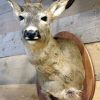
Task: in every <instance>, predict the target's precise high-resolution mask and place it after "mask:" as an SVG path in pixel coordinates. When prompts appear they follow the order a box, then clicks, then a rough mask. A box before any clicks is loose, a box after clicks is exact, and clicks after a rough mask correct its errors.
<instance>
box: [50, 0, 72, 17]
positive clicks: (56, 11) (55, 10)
mask: <svg viewBox="0 0 100 100" xmlns="http://www.w3.org/2000/svg"><path fill="white" fill-rule="evenodd" d="M73 2H74V0H57V1H56V2H54V3H53V4H52V5H51V6H50V8H48V10H49V11H48V12H50V13H51V15H52V16H51V17H52V18H56V17H58V16H59V15H61V14H62V12H63V11H64V10H66V9H67V8H69V7H70V6H71V5H72V4H73Z"/></svg>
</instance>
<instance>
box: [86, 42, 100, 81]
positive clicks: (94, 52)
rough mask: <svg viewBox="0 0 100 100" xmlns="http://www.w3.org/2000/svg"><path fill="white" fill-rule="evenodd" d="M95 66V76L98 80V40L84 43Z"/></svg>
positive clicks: (99, 73) (99, 67)
mask: <svg viewBox="0 0 100 100" xmlns="http://www.w3.org/2000/svg"><path fill="white" fill-rule="evenodd" d="M86 47H87V49H88V51H89V53H90V56H91V58H92V62H93V65H94V68H95V73H96V78H97V80H100V42H98V43H92V44H87V45H86Z"/></svg>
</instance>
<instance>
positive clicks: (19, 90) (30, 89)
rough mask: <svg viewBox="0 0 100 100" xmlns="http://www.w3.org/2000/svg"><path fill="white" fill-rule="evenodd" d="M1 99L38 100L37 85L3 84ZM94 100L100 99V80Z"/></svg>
mask: <svg viewBox="0 0 100 100" xmlns="http://www.w3.org/2000/svg"><path fill="white" fill-rule="evenodd" d="M0 100H38V96H37V90H36V85H35V84H33V85H30V84H27V85H25V84H23V85H21V84H20V85H2V86H0ZM93 100H100V81H97V82H96V91H95V95H94V98H93Z"/></svg>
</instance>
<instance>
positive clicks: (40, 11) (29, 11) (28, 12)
mask: <svg viewBox="0 0 100 100" xmlns="http://www.w3.org/2000/svg"><path fill="white" fill-rule="evenodd" d="M8 1H9V3H10V4H11V6H12V8H13V9H14V12H15V14H16V15H17V17H18V18H19V20H20V23H21V24H22V25H23V28H22V34H23V36H22V38H23V40H24V41H25V42H26V43H30V44H34V43H36V42H38V41H41V40H42V41H43V40H44V41H45V38H46V40H47V39H48V38H50V36H51V34H50V23H51V22H52V21H53V20H55V19H56V18H57V17H58V16H59V15H60V14H62V12H63V11H64V10H65V9H67V8H69V7H70V6H71V4H72V3H73V1H74V0H57V1H55V2H54V3H53V4H52V5H51V6H50V7H48V8H47V9H46V8H45V7H43V5H42V4H41V3H32V2H31V0H24V1H25V3H24V5H23V6H20V5H19V4H17V3H16V2H15V0H8ZM40 1H41V0H40Z"/></svg>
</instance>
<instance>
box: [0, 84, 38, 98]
mask: <svg viewBox="0 0 100 100" xmlns="http://www.w3.org/2000/svg"><path fill="white" fill-rule="evenodd" d="M0 100H38V96H37V91H36V86H35V84H33V85H25V84H22V85H21V84H20V85H17V84H16V85H2V86H0Z"/></svg>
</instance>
